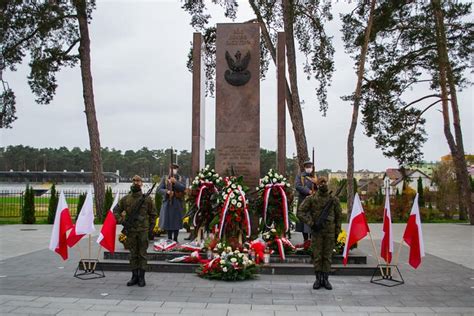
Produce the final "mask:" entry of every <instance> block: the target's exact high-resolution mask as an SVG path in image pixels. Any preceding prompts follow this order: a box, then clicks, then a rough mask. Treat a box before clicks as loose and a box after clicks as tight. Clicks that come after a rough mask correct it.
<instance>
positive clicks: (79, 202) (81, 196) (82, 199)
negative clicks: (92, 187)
mask: <svg viewBox="0 0 474 316" xmlns="http://www.w3.org/2000/svg"><path fill="white" fill-rule="evenodd" d="M86 195H87V193H81V194H79V198H78V200H77V213H76V221H77V218H78V217H79V213H80V212H81V208H82V206H83V205H84V202H85V201H86Z"/></svg>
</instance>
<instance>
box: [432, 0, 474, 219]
mask: <svg viewBox="0 0 474 316" xmlns="http://www.w3.org/2000/svg"><path fill="white" fill-rule="evenodd" d="M431 5H432V7H433V14H434V18H435V25H436V44H437V48H438V56H439V64H438V67H439V72H440V88H441V95H442V98H443V103H442V106H443V121H444V133H445V136H446V139H447V141H448V145H449V148H450V150H451V156H452V158H453V163H454V167H455V169H456V179H457V181H456V183H457V186H458V194H459V219H466V218H467V216H466V215H467V214H466V212H467V211H469V217H470V223H471V225H474V207H473V204H472V200H471V192H470V191H471V189H470V185H469V175H468V172H467V164H466V159H465V156H464V144H463V138H462V130H461V118H460V115H459V107H458V101H457V95H456V86H455V83H454V77H453V74H452V70H451V65H450V62H449V56H448V47H447V43H446V31H445V27H444V20H443V11H442V8H441V4H440V1H439V0H432V1H431ZM448 86H449V92H448V88H447V87H448ZM448 98H449V100H450V104H451V110H452V113H453V126H454V133H455V139H454V137H453V135H452V133H451V130H450V119H449V107H448Z"/></svg>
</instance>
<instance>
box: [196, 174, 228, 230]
mask: <svg viewBox="0 0 474 316" xmlns="http://www.w3.org/2000/svg"><path fill="white" fill-rule="evenodd" d="M222 185H223V180H222V177H220V176H219V174H218V173H217V172H216V171H215V170H214V169H212V168H211V167H209V165H206V167H204V168H203V169H201V170H200V171H199V173H198V174H197V175H196V177H195V178H194V180H193V182H192V183H191V187H190V190H191V192H190V195H189V202H190V204H191V210H190V212H189V213H188V214H189V217H190V218H191V221H190V225H191V224H192V226H194V227H195V229H196V230H199V229H201V228H202V229H204V230H206V231H209V229H210V223H211V221H212V220H213V218H214V217H215V216H216V215H217V213H218V208H217V196H218V191H219V189H220V188H221V187H222Z"/></svg>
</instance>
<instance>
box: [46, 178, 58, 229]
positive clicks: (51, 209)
mask: <svg viewBox="0 0 474 316" xmlns="http://www.w3.org/2000/svg"><path fill="white" fill-rule="evenodd" d="M50 192H51V197H50V198H49V205H48V224H54V218H55V217H56V208H57V207H58V200H59V198H58V192H56V186H55V185H54V184H53V185H52V186H51V191H50Z"/></svg>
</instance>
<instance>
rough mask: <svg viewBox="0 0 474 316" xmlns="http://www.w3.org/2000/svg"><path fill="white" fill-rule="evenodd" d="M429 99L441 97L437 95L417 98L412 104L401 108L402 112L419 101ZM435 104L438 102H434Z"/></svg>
mask: <svg viewBox="0 0 474 316" xmlns="http://www.w3.org/2000/svg"><path fill="white" fill-rule="evenodd" d="M429 98H441V96H440V95H439V94H430V95H425V96H424V97H422V98H419V99H418V100H415V101H413V102H410V103H408V104H407V105H406V106H404V107H403V108H402V110H403V111H405V110H406V109H407V108H408V107H409V106H411V105H413V104H416V103H418V102H420V101H423V100H425V99H429ZM436 102H438V101H436Z"/></svg>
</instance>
